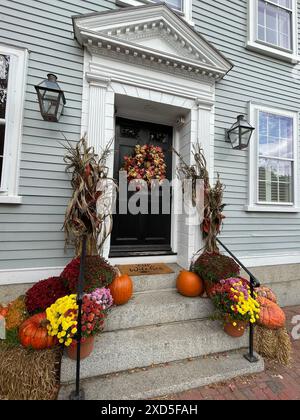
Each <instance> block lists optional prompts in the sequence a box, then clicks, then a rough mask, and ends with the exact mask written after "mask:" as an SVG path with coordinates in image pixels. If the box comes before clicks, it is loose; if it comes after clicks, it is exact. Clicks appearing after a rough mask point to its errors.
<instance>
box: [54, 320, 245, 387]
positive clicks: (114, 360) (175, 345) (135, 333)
mask: <svg viewBox="0 0 300 420" xmlns="http://www.w3.org/2000/svg"><path fill="white" fill-rule="evenodd" d="M247 342H248V334H245V335H244V337H242V338H239V339H235V338H231V337H229V336H227V335H226V334H225V333H224V331H223V329H222V325H221V324H220V323H219V322H218V321H215V322H214V321H211V320H196V321H186V322H175V323H169V324H163V325H157V326H156V325H152V326H146V327H145V326H144V327H141V328H131V329H128V330H120V331H111V332H104V333H102V334H101V335H99V336H97V337H96V340H95V349H94V351H93V353H92V354H91V356H90V357H89V358H87V359H85V360H83V361H82V363H81V376H82V378H93V377H95V376H101V375H105V374H109V373H114V372H122V371H126V370H130V369H135V368H143V367H147V366H152V365H157V364H161V363H166V362H173V361H178V360H183V359H188V358H194V357H201V356H205V355H209V354H215V353H222V352H227V351H231V350H237V349H240V348H245V347H247ZM75 366H76V363H75V362H74V361H72V360H70V359H68V358H67V357H63V360H62V365H61V382H62V383H68V382H73V381H74V379H75Z"/></svg>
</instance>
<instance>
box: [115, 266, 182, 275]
mask: <svg viewBox="0 0 300 420" xmlns="http://www.w3.org/2000/svg"><path fill="white" fill-rule="evenodd" d="M117 267H118V269H119V270H120V271H121V274H128V275H129V276H132V277H134V276H148V275H156V274H170V273H174V271H173V270H172V268H170V267H169V266H168V265H167V264H163V263H162V264H130V265H117Z"/></svg>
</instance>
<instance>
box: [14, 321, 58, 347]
mask: <svg viewBox="0 0 300 420" xmlns="http://www.w3.org/2000/svg"><path fill="white" fill-rule="evenodd" d="M47 325H48V320H47V318H46V313H41V314H37V315H34V316H33V317H31V318H29V319H27V320H26V321H24V322H23V324H22V325H21V326H20V330H19V338H20V342H21V344H22V346H24V347H26V348H33V349H34V350H44V349H48V348H52V347H54V346H55V345H56V344H57V338H56V337H51V336H50V335H48V330H47Z"/></svg>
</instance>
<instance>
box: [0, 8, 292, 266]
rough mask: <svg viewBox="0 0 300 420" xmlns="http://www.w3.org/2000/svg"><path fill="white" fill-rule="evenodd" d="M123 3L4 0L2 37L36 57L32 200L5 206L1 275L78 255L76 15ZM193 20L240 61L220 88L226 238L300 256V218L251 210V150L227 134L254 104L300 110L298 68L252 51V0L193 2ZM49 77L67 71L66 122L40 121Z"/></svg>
mask: <svg viewBox="0 0 300 420" xmlns="http://www.w3.org/2000/svg"><path fill="white" fill-rule="evenodd" d="M298 3H299V2H298ZM115 7H116V5H115V2H114V0H113V1H108V0H94V1H88V0H86V1H80V0H53V1H51V2H49V1H48V0H37V1H34V0H27V1H26V2H24V1H19V0H16V1H9V0H2V1H1V4H0V15H1V25H0V40H1V42H7V43H10V44H12V45H16V46H19V47H26V48H28V49H29V51H30V61H29V69H28V83H27V88H26V103H25V120H24V127H23V145H22V157H21V162H20V170H21V172H20V194H21V195H23V204H22V205H21V206H8V205H1V206H0V269H8V268H9V269H13V268H33V267H58V266H63V265H64V264H65V263H66V262H67V261H68V260H69V258H70V256H71V255H72V251H71V250H68V252H67V253H66V254H65V253H64V235H63V232H62V230H61V228H62V223H63V216H64V212H65V206H66V204H67V202H68V199H69V197H70V193H71V191H70V185H69V177H68V175H67V174H66V173H65V172H64V169H65V166H64V162H63V155H64V153H65V152H64V148H63V146H62V145H61V142H63V141H64V138H63V136H62V134H61V132H63V133H64V135H65V136H66V137H67V138H68V140H70V141H72V142H75V141H77V140H78V139H79V135H80V125H81V106H82V77H83V53H82V50H81V49H80V48H79V47H78V45H77V43H76V41H75V40H74V38H73V33H72V31H73V28H72V21H71V16H72V15H76V14H81V13H91V12H97V11H105V10H110V9H112V8H115ZM193 20H194V22H195V25H196V26H195V28H196V29H197V30H199V31H200V32H201V33H202V34H203V35H204V36H205V37H206V38H207V39H208V40H209V41H211V42H212V43H213V44H214V45H215V46H216V47H217V48H219V50H220V51H222V52H223V53H224V54H226V56H227V57H228V58H230V59H231V60H232V61H233V63H234V64H235V67H234V69H233V70H232V71H231V72H230V73H229V74H228V75H227V76H226V78H225V79H224V80H222V81H220V82H219V83H218V84H217V89H216V101H217V105H216V110H215V111H216V128H215V170H216V173H217V172H219V173H220V175H221V177H222V179H223V181H224V183H225V184H226V191H225V199H224V200H225V202H226V203H227V204H228V207H227V208H226V210H225V214H226V216H227V219H226V223H225V226H224V230H223V239H224V241H226V243H227V244H228V245H230V246H231V248H232V249H233V250H234V251H236V252H237V253H238V254H240V255H242V256H246V255H248V256H256V255H257V253H258V249H259V250H260V252H261V253H265V254H266V255H267V254H271V253H274V254H276V253H278V254H280V253H282V250H287V251H288V252H294V251H299V248H300V215H298V214H282V213H276V214H273V213H270V214H265V213H247V212H245V211H244V206H245V204H246V203H247V198H248V197H247V193H248V154H247V152H236V151H232V150H231V149H230V147H229V146H228V145H227V144H225V142H224V130H225V129H226V128H228V127H229V126H230V125H231V124H232V123H233V121H234V119H235V117H236V115H237V114H239V113H241V112H244V113H247V102H248V101H250V100H256V101H262V102H263V103H265V104H266V105H272V106H275V107H281V108H285V109H287V110H300V104H299V94H300V89H299V82H298V83H296V82H295V81H294V79H292V76H291V70H292V65H291V64H289V63H285V62H283V61H281V60H277V59H274V58H271V57H267V56H263V55H261V54H259V53H255V52H251V51H248V50H246V49H245V41H246V31H247V1H246V0H230V1H229V0H228V1H221V0H214V1H212V0H194V1H193ZM299 21H300V7H299ZM299 35H300V31H299ZM299 41H300V36H299ZM48 72H55V73H57V74H58V76H59V79H60V80H61V82H60V83H61V86H62V88H63V89H64V90H65V92H66V96H67V100H68V106H67V108H66V112H65V116H64V117H63V118H62V120H61V121H60V123H58V124H47V123H45V122H43V121H42V120H41V117H40V114H39V111H38V106H37V101H36V95H35V92H34V85H35V84H36V83H38V82H39V81H41V80H42V79H43V78H44V77H45V75H46V73H48ZM299 152H300V148H299Z"/></svg>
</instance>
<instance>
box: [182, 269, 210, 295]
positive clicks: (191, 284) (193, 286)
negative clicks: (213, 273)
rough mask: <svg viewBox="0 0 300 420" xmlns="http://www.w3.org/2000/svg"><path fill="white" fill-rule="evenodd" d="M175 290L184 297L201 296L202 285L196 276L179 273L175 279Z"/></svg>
mask: <svg viewBox="0 0 300 420" xmlns="http://www.w3.org/2000/svg"><path fill="white" fill-rule="evenodd" d="M177 290H178V292H179V293H180V294H182V295H183V296H186V297H197V296H202V295H203V293H204V283H203V281H202V280H201V279H200V277H199V276H198V275H197V274H195V273H192V272H191V271H181V272H180V274H179V276H178V277H177Z"/></svg>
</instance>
